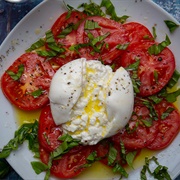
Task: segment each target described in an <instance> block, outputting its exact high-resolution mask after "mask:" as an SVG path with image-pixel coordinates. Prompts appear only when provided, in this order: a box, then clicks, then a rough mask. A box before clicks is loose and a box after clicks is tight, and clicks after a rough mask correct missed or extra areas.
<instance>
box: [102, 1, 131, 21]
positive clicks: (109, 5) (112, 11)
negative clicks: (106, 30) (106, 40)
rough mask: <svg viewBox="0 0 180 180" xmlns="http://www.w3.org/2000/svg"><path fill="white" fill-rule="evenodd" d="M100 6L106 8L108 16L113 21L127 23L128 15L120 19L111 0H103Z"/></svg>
mask: <svg viewBox="0 0 180 180" xmlns="http://www.w3.org/2000/svg"><path fill="white" fill-rule="evenodd" d="M100 6H101V7H105V8H106V14H107V15H110V16H111V19H113V20H115V21H117V22H120V23H124V22H125V21H126V19H127V18H128V17H129V16H126V15H124V16H122V17H118V16H117V14H116V11H115V7H114V5H113V4H112V2H111V1H110V0H102V2H101V4H100Z"/></svg>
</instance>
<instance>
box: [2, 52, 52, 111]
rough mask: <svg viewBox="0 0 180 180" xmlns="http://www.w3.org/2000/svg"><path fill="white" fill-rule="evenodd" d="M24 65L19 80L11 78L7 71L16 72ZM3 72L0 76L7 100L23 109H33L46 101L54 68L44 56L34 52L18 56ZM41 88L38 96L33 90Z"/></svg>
mask: <svg viewBox="0 0 180 180" xmlns="http://www.w3.org/2000/svg"><path fill="white" fill-rule="evenodd" d="M20 65H24V71H23V74H22V76H21V77H20V79H19V80H13V79H12V78H11V76H10V75H9V74H8V73H7V71H11V72H13V73H15V74H16V73H17V72H18V69H19V68H18V67H19V66H20ZM7 71H6V72H5V73H4V74H3V76H2V78H1V84H2V91H3V93H4V94H5V96H6V97H7V98H8V99H9V101H10V102H11V103H12V104H14V105H16V106H17V107H19V108H20V109H23V110H35V109H38V108H40V107H42V106H44V105H45V104H47V103H48V101H49V100H48V92H49V86H50V82H51V79H52V76H53V75H54V69H53V68H52V67H51V65H50V63H49V62H48V61H45V58H43V57H40V56H38V55H37V54H35V53H26V54H23V55H22V56H20V57H19V58H18V59H17V60H16V61H15V62H14V63H13V64H12V65H11V66H10V67H9V68H8V69H7ZM39 89H41V90H42V94H41V95H40V96H38V97H34V96H33V95H32V93H33V92H35V91H37V90H39Z"/></svg>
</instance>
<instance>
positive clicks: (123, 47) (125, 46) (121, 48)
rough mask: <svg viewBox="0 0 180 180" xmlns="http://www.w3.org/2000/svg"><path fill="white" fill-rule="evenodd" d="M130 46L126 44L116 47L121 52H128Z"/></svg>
mask: <svg viewBox="0 0 180 180" xmlns="http://www.w3.org/2000/svg"><path fill="white" fill-rule="evenodd" d="M128 46H129V43H126V44H118V45H117V46H116V48H117V49H120V50H126V49H127V48H128Z"/></svg>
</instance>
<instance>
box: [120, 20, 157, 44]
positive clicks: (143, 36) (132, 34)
mask: <svg viewBox="0 0 180 180" xmlns="http://www.w3.org/2000/svg"><path fill="white" fill-rule="evenodd" d="M123 26H124V28H125V29H126V31H127V32H128V36H129V40H130V43H131V44H133V43H137V42H143V41H146V40H152V41H154V40H153V36H152V34H151V32H150V31H149V29H148V28H147V27H145V26H144V25H142V24H140V23H138V22H129V23H125V24H123Z"/></svg>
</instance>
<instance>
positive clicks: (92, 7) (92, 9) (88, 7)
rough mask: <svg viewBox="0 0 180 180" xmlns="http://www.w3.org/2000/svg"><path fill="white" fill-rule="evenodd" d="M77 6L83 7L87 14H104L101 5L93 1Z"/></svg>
mask: <svg viewBox="0 0 180 180" xmlns="http://www.w3.org/2000/svg"><path fill="white" fill-rule="evenodd" d="M78 8H83V9H84V10H83V12H84V13H85V14H87V15H88V16H105V13H104V12H103V11H102V9H101V7H100V6H99V5H98V4H96V3H94V2H91V3H90V4H88V3H82V4H81V5H79V6H78Z"/></svg>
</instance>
